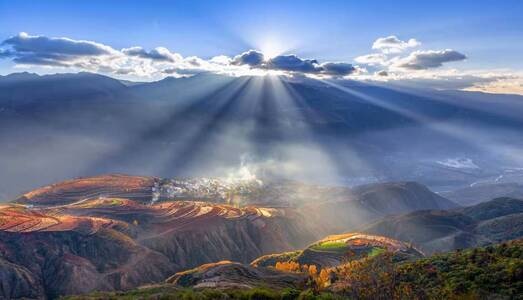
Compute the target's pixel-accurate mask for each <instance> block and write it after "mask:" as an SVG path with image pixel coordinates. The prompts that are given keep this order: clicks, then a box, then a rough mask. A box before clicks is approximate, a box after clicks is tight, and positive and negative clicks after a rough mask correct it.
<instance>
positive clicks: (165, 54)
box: [122, 47, 182, 62]
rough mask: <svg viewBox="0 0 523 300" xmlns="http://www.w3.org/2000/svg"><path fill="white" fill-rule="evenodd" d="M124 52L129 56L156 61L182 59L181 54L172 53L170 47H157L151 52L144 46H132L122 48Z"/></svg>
mask: <svg viewBox="0 0 523 300" xmlns="http://www.w3.org/2000/svg"><path fill="white" fill-rule="evenodd" d="M122 52H123V53H124V54H126V55H129V56H137V57H141V58H147V59H151V60H155V61H168V62H175V61H177V60H181V59H182V56H181V55H180V54H178V53H172V52H171V51H169V49H167V48H164V47H157V48H155V49H153V50H151V51H149V52H147V51H146V50H145V49H143V48H142V47H131V48H124V49H122Z"/></svg>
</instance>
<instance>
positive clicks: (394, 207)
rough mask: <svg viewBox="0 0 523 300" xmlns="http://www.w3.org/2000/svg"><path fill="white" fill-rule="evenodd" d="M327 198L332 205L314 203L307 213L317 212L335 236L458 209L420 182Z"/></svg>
mask: <svg viewBox="0 0 523 300" xmlns="http://www.w3.org/2000/svg"><path fill="white" fill-rule="evenodd" d="M325 196H326V199H329V200H330V201H324V202H319V203H312V204H310V205H307V206H306V208H305V209H304V210H307V211H314V212H315V215H316V216H318V217H319V219H318V220H317V222H318V223H320V224H328V225H327V226H328V227H329V228H333V229H334V232H336V231H337V232H340V231H344V230H354V229H355V228H357V227H358V226H360V225H361V224H365V223H368V222H370V221H372V220H376V219H379V218H381V217H384V216H386V215H391V214H400V213H405V212H411V211H416V210H422V209H450V208H455V207H457V206H458V205H457V204H455V203H453V202H451V201H449V200H447V199H445V198H443V197H441V196H439V195H437V194H435V193H433V192H432V191H430V190H429V189H428V188H427V187H425V186H423V185H421V184H419V183H416V182H390V183H376V184H369V185H363V186H359V187H355V188H353V189H351V190H350V194H348V195H346V196H345V197H338V198H334V197H330V195H329V194H325Z"/></svg>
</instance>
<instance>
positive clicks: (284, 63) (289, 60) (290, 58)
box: [267, 55, 321, 73]
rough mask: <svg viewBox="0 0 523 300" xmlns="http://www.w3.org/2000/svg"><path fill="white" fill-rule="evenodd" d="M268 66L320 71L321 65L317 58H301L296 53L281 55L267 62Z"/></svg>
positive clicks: (298, 70) (301, 71) (313, 71)
mask: <svg viewBox="0 0 523 300" xmlns="http://www.w3.org/2000/svg"><path fill="white" fill-rule="evenodd" d="M267 68H268V69H272V70H282V71H291V72H300V73H319V72H320V70H321V67H320V66H319V64H318V61H317V60H315V59H301V58H299V57H297V56H296V55H279V56H276V57H273V58H271V59H270V60H269V61H268V62H267Z"/></svg>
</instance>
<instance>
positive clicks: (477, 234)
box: [362, 198, 523, 253]
mask: <svg viewBox="0 0 523 300" xmlns="http://www.w3.org/2000/svg"><path fill="white" fill-rule="evenodd" d="M522 213H523V200H519V199H512V198H498V199H494V200H491V201H488V202H483V203H480V204H477V205H474V206H470V207H465V208H457V209H453V210H422V211H416V212H412V213H408V214H402V215H395V216H389V217H385V218H383V219H381V220H379V221H377V222H375V223H373V224H370V225H367V226H366V227H364V228H363V229H362V230H363V231H364V232H369V233H373V234H381V235H386V236H390V237H393V238H396V239H400V240H403V241H409V242H412V243H413V244H414V245H417V246H419V247H420V248H421V249H422V250H423V251H425V252H427V253H433V252H437V251H449V250H454V249H462V248H470V247H477V246H482V245H485V244H490V243H497V242H502V241H506V240H510V239H515V238H520V237H521V236H522V235H523V228H522V220H523V218H522Z"/></svg>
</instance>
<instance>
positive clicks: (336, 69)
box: [232, 50, 356, 76]
mask: <svg viewBox="0 0 523 300" xmlns="http://www.w3.org/2000/svg"><path fill="white" fill-rule="evenodd" d="M232 64H233V65H239V66H241V65H247V66H250V67H251V68H254V69H262V70H275V71H285V72H292V73H303V74H321V75H331V76H345V75H349V74H351V73H353V72H354V71H355V70H356V68H355V67H354V66H353V65H352V64H349V63H344V62H325V63H322V64H320V63H319V62H318V61H317V60H315V59H302V58H300V57H298V56H296V55H294V54H291V55H278V56H276V57H273V58H271V59H269V60H267V61H265V60H264V56H263V53H261V52H259V51H256V50H249V51H247V52H244V53H242V54H240V55H237V56H235V57H234V58H233V60H232Z"/></svg>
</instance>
